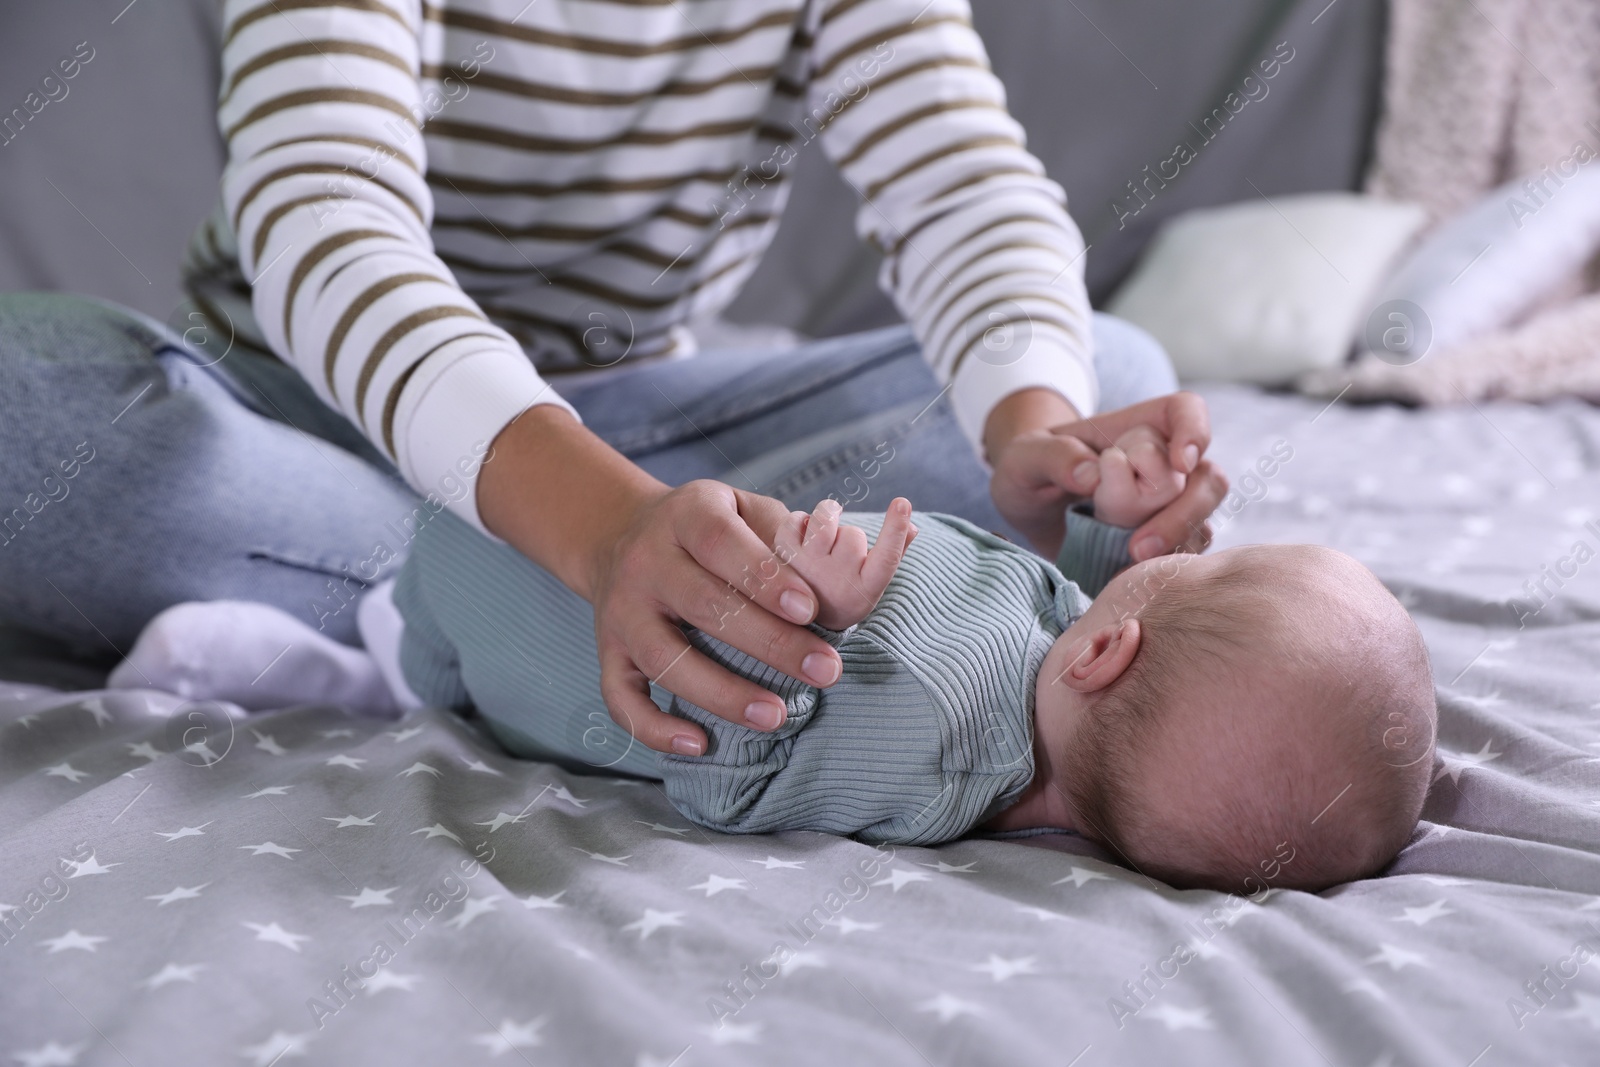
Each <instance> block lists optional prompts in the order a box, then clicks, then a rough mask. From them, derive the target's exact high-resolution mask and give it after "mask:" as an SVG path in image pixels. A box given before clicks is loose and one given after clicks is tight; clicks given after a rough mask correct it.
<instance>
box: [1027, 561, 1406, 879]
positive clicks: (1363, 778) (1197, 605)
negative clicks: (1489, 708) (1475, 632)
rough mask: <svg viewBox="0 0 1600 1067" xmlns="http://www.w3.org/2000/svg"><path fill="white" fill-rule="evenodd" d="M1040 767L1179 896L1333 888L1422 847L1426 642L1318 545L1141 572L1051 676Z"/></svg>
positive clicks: (1097, 828)
mask: <svg viewBox="0 0 1600 1067" xmlns="http://www.w3.org/2000/svg"><path fill="white" fill-rule="evenodd" d="M1037 697H1038V699H1037V702H1036V703H1037V707H1036V711H1035V718H1036V723H1037V728H1038V732H1039V741H1040V744H1039V746H1037V747H1038V750H1039V752H1040V754H1041V759H1042V760H1043V761H1045V762H1048V763H1049V765H1050V766H1049V767H1048V768H1046V767H1041V768H1040V773H1041V775H1042V774H1046V773H1047V774H1049V775H1050V776H1051V783H1052V785H1053V786H1054V787H1055V788H1057V789H1059V791H1060V799H1061V801H1062V803H1063V806H1064V807H1065V808H1066V811H1067V814H1068V815H1069V816H1070V818H1071V820H1072V822H1073V825H1074V826H1075V827H1076V828H1077V829H1078V830H1079V831H1080V832H1082V833H1084V834H1085V835H1086V836H1089V837H1092V838H1095V839H1097V840H1099V841H1102V842H1103V843H1105V844H1106V845H1108V846H1109V847H1110V848H1111V849H1112V850H1113V851H1114V852H1116V853H1118V854H1119V856H1120V857H1121V858H1122V859H1123V860H1124V861H1125V862H1127V863H1129V864H1130V865H1132V866H1134V867H1135V868H1137V869H1138V870H1141V871H1143V872H1145V873H1147V874H1150V875H1152V876H1155V877H1158V878H1161V879H1162V880H1164V881H1166V882H1168V883H1170V884H1172V885H1175V886H1179V887H1209V888H1215V889H1222V890H1228V891H1233V892H1244V893H1251V894H1253V893H1257V892H1259V891H1261V890H1262V889H1264V888H1266V887H1267V886H1269V885H1270V886H1277V887H1280V888H1292V889H1310V890H1319V889H1323V888H1326V887H1328V886H1330V885H1335V884H1338V883H1340V882H1346V881H1350V880H1352V879H1355V878H1361V877H1365V876H1367V875H1371V874H1374V873H1376V872H1377V871H1378V870H1379V869H1380V868H1382V867H1383V866H1384V865H1386V864H1387V863H1388V862H1389V861H1390V860H1391V859H1393V858H1394V856H1395V855H1396V854H1397V853H1398V852H1399V851H1400V849H1401V848H1402V847H1403V846H1404V845H1405V843H1406V842H1407V841H1408V840H1409V839H1410V836H1411V834H1412V831H1413V830H1414V829H1415V827H1416V824H1417V819H1418V816H1419V813H1420V812H1421V810H1422V803H1423V799H1424V797H1425V795H1426V793H1427V790H1428V783H1429V779H1430V776H1431V772H1432V769H1433V740H1434V727H1435V721H1436V714H1437V711H1436V706H1435V702H1434V691H1433V679H1432V673H1431V671H1430V668H1429V663H1428V654H1427V650H1426V648H1425V647H1424V646H1423V643H1422V637H1421V634H1420V633H1418V631H1417V627H1416V624H1415V623H1413V622H1412V621H1411V618H1410V617H1409V616H1408V615H1407V614H1406V612H1405V610H1404V609H1403V608H1402V607H1401V606H1400V604H1399V603H1398V602H1397V601H1396V600H1395V599H1394V597H1393V596H1391V595H1390V594H1389V592H1388V591H1387V590H1386V589H1385V588H1384V587H1383V585H1382V584H1381V583H1380V582H1379V581H1378V579H1377V578H1376V577H1375V576H1374V575H1373V574H1372V572H1371V571H1369V570H1367V569H1366V568H1365V567H1363V566H1362V565H1361V564H1359V563H1357V562H1356V561H1355V560H1353V559H1351V558H1350V557H1349V556H1346V555H1344V554H1343V553H1340V552H1336V551H1333V550H1332V549H1327V548H1319V547H1316V546H1311V545H1258V546H1250V547H1245V548H1235V549H1230V550H1228V551H1225V552H1219V553H1216V554H1215V555H1211V556H1166V557H1162V558H1160V559H1156V560H1151V561H1147V562H1146V563H1143V564H1138V565H1135V566H1133V567H1130V568H1129V569H1128V570H1126V571H1124V572H1123V573H1122V574H1120V575H1118V576H1117V577H1116V578H1115V579H1113V580H1112V582H1111V584H1110V585H1108V586H1107V587H1106V589H1105V591H1104V592H1102V593H1101V595H1100V596H1099V597H1098V598H1096V600H1095V602H1094V604H1093V605H1092V606H1091V608H1090V610H1089V611H1088V612H1087V613H1086V614H1085V615H1084V616H1083V617H1082V618H1081V619H1079V620H1078V621H1077V622H1075V623H1074V624H1073V625H1072V626H1071V627H1070V628H1069V629H1068V630H1067V632H1066V633H1065V634H1063V635H1062V637H1061V639H1060V640H1058V641H1057V642H1056V645H1055V647H1054V648H1052V650H1051V652H1050V654H1049V656H1048V657H1047V658H1046V660H1045V663H1044V667H1043V669H1042V670H1041V673H1040V677H1039V681H1038V686H1037Z"/></svg>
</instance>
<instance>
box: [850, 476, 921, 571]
mask: <svg viewBox="0 0 1600 1067" xmlns="http://www.w3.org/2000/svg"><path fill="white" fill-rule="evenodd" d="M915 529H916V528H915V527H913V526H912V525H911V501H909V500H907V499H906V498H905V497H903V496H898V497H895V498H894V499H893V500H892V501H890V502H889V510H888V511H886V512H884V515H883V526H882V528H881V529H879V531H878V540H877V542H876V543H874V544H873V546H872V551H870V552H868V553H867V558H866V561H865V562H864V563H862V565H861V580H862V583H863V584H864V585H865V586H866V587H867V588H868V589H870V590H872V591H873V593H874V595H878V594H881V593H882V592H883V590H884V587H885V586H887V585H888V584H889V579H890V578H893V577H894V572H895V571H896V570H897V569H898V568H899V566H900V560H901V559H902V558H903V557H904V556H905V554H906V546H907V545H909V544H910V543H911V539H912V537H914V536H916V534H915Z"/></svg>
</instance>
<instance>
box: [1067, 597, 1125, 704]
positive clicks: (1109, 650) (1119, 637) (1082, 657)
mask: <svg viewBox="0 0 1600 1067" xmlns="http://www.w3.org/2000/svg"><path fill="white" fill-rule="evenodd" d="M1142 634H1143V631H1142V630H1141V629H1140V627H1139V620H1138V619H1136V618H1134V617H1132V616H1129V617H1128V618H1125V619H1121V620H1118V621H1115V622H1108V623H1106V624H1104V625H1103V626H1100V627H1097V628H1096V629H1094V630H1091V631H1089V632H1088V633H1086V634H1083V635H1081V636H1077V635H1075V636H1074V637H1073V642H1074V643H1073V646H1072V648H1071V659H1070V661H1069V662H1068V665H1067V668H1066V670H1064V671H1062V672H1061V674H1060V676H1059V677H1058V678H1056V679H1055V681H1057V682H1060V683H1061V684H1062V685H1065V686H1067V687H1068V688H1069V689H1073V690H1075V691H1077V692H1079V693H1097V692H1099V691H1100V690H1102V689H1105V688H1106V687H1108V686H1109V685H1111V683H1113V682H1115V681H1116V680H1117V679H1118V678H1121V677H1122V676H1123V674H1124V673H1126V672H1127V670H1128V665H1129V664H1131V663H1132V662H1133V658H1134V656H1136V655H1138V654H1139V641H1140V638H1141V636H1142Z"/></svg>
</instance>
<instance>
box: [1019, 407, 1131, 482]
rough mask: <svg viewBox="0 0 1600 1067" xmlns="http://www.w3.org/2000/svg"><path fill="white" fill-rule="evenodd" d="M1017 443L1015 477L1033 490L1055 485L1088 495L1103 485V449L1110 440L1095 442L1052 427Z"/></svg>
mask: <svg viewBox="0 0 1600 1067" xmlns="http://www.w3.org/2000/svg"><path fill="white" fill-rule="evenodd" d="M1073 425H1079V424H1077V423H1074V424H1073ZM1017 444H1018V446H1020V452H1019V455H1018V456H1017V457H1016V461H1015V462H1016V467H1015V471H1016V473H1015V475H1013V476H1014V477H1015V478H1017V479H1018V480H1019V481H1022V482H1023V483H1024V484H1026V485H1027V486H1028V487H1029V488H1033V489H1052V488H1053V489H1060V490H1065V491H1066V492H1067V493H1071V494H1073V495H1076V496H1088V495H1089V494H1090V493H1093V492H1094V491H1095V488H1096V487H1097V486H1099V484H1100V463H1099V459H1100V450H1101V449H1103V448H1105V447H1106V445H1108V444H1110V442H1109V441H1107V442H1105V443H1104V444H1091V443H1090V442H1087V441H1085V440H1084V439H1083V438H1080V437H1078V436H1076V435H1073V434H1061V433H1057V432H1055V431H1054V430H1052V431H1051V432H1049V433H1046V434H1039V435H1038V436H1036V437H1030V438H1027V439H1026V440H1019V441H1018V442H1017Z"/></svg>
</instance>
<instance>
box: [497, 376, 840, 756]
mask: <svg viewBox="0 0 1600 1067" xmlns="http://www.w3.org/2000/svg"><path fill="white" fill-rule="evenodd" d="M477 499H478V509H479V513H480V514H481V515H482V517H483V521H484V525H486V526H487V527H488V528H489V529H490V530H492V531H493V532H494V533H495V534H497V535H498V536H500V537H503V538H505V539H506V541H508V542H510V544H511V545H512V546H514V547H515V548H517V549H518V550H519V551H521V552H522V553H523V554H524V555H526V556H527V557H528V558H529V559H532V560H533V561H534V562H536V563H538V564H539V565H540V566H542V567H544V568H545V569H547V570H549V571H550V572H551V573H552V574H554V575H555V576H556V577H557V578H559V579H561V581H562V582H563V583H565V584H566V586H567V587H568V588H570V589H571V590H572V591H573V592H575V593H577V594H578V595H579V596H582V597H583V598H584V599H586V600H588V601H589V602H590V603H591V604H593V605H594V616H595V637H596V640H597V642H598V645H599V651H600V670H601V678H600V689H601V695H602V696H603V697H604V698H605V701H606V706H607V707H608V708H609V709H610V711H611V717H612V718H613V719H615V720H616V721H617V723H618V724H619V725H621V726H623V727H624V728H626V729H627V730H628V731H629V732H630V733H631V734H632V735H633V736H634V737H636V738H638V739H639V740H640V741H641V742H643V743H644V744H646V745H648V746H649V747H650V748H653V749H655V750H657V751H659V752H668V751H671V752H677V753H681V754H684V755H697V754H699V753H701V752H704V751H705V746H706V736H705V731H704V730H702V729H701V728H700V727H699V726H698V725H696V724H694V723H692V722H689V721H687V720H685V719H680V718H678V717H676V716H673V715H668V714H667V713H665V712H663V711H662V710H661V709H660V708H658V707H656V705H655V703H654V702H653V701H652V700H651V699H650V686H649V683H650V682H652V681H654V682H657V683H659V684H660V685H661V686H662V687H663V688H665V689H667V690H668V691H669V692H672V693H674V694H676V695H677V696H679V697H682V698H683V699H684V700H687V701H689V702H690V703H693V704H697V705H699V706H700V707H702V708H705V709H707V710H708V711H710V712H712V713H713V714H716V715H719V716H721V717H722V718H724V719H727V720H729V721H730V722H736V723H743V724H746V725H750V726H754V727H756V728H757V729H767V730H770V729H774V728H776V727H777V726H778V725H779V724H780V723H781V722H782V721H783V717H784V714H785V709H784V705H783V702H782V701H781V700H780V699H778V697H777V695H776V694H774V693H772V692H771V691H769V690H767V689H764V688H762V687H761V686H759V685H757V684H755V683H754V682H751V681H748V680H746V679H744V678H740V677H739V676H737V675H735V674H734V673H732V672H731V671H728V670H726V669H725V668H723V667H721V666H719V665H717V664H715V663H713V662H712V661H711V660H709V659H707V658H706V657H705V656H703V655H701V654H700V653H699V652H697V651H695V650H694V649H693V648H692V647H691V646H690V645H689V642H688V640H687V639H686V638H685V637H684V634H683V631H682V630H680V629H679V623H688V624H690V625H692V626H695V627H697V628H699V629H701V630H703V631H705V632H706V633H708V634H711V635H712V636H714V637H717V638H719V639H720V640H722V641H725V642H727V643H728V644H730V645H732V646H734V647H735V648H737V649H739V650H741V651H743V652H746V653H749V654H750V655H752V656H755V657H756V658H758V659H760V660H761V661H762V662H764V663H767V664H769V665H770V666H772V667H774V668H776V669H777V670H780V671H782V672H783V673H784V674H787V675H790V676H791V677H793V678H796V679H800V680H802V681H805V682H809V683H810V684H813V685H818V686H828V685H832V684H833V683H834V682H835V681H837V680H838V677H839V672H840V669H841V668H840V663H839V654H838V653H837V652H836V651H835V650H834V649H833V648H832V647H831V646H830V645H829V644H828V643H827V642H826V641H824V640H823V639H822V638H820V637H818V636H817V635H816V634H814V633H812V632H811V631H810V630H808V629H806V628H805V625H804V624H806V623H809V622H810V621H811V620H812V618H814V617H815V615H816V611H817V606H816V605H817V598H816V596H815V595H814V594H813V592H812V590H811V588H810V586H808V585H807V584H806V582H805V580H804V579H802V578H801V577H800V576H799V575H797V574H795V573H794V572H793V570H791V569H790V568H788V567H782V566H780V565H779V562H778V557H777V555H776V554H775V553H774V552H773V551H772V550H771V549H770V548H768V547H767V546H768V545H770V544H773V543H774V539H775V537H776V535H777V530H778V526H779V524H780V523H782V522H783V521H784V520H785V519H786V518H787V517H788V514H789V512H788V509H787V508H785V507H784V506H783V504H782V503H780V502H779V501H776V500H773V499H771V498H768V497H763V496H757V495H756V494H754V493H745V492H741V491H739V490H736V489H733V488H730V487H729V486H726V485H723V484H722V483H720V482H712V481H698V482H690V483H688V484H687V485H682V486H679V487H678V488H676V489H671V488H669V487H668V486H666V485H663V484H662V483H661V482H659V481H657V480H656V479H655V478H652V477H651V476H650V475H648V474H646V473H645V472H644V471H642V470H640V469H639V468H638V467H637V466H635V465H634V464H633V463H631V462H630V461H629V460H628V459H627V458H626V457H624V456H622V455H621V454H620V453H618V452H617V451H615V450H614V449H612V448H611V446H609V445H607V444H606V443H605V442H604V441H602V440H600V438H598V437H596V436H595V435H594V434H593V433H592V432H590V431H589V430H587V429H585V428H584V427H583V425H582V424H581V423H579V422H578V421H577V420H576V419H574V418H573V417H572V416H571V415H569V414H568V413H567V412H566V411H565V410H563V409H561V408H557V407H554V406H552V405H540V406H538V407H533V408H530V409H528V410H527V411H526V412H524V413H523V414H522V415H521V416H519V417H518V418H517V419H516V421H514V422H512V423H511V425H509V426H507V427H506V428H505V429H504V430H502V431H501V432H500V434H499V436H497V437H496V438H495V440H494V447H493V449H492V451H491V452H490V454H489V460H488V461H487V462H485V464H484V466H483V473H482V474H481V476H480V478H479V481H478V498H477Z"/></svg>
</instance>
